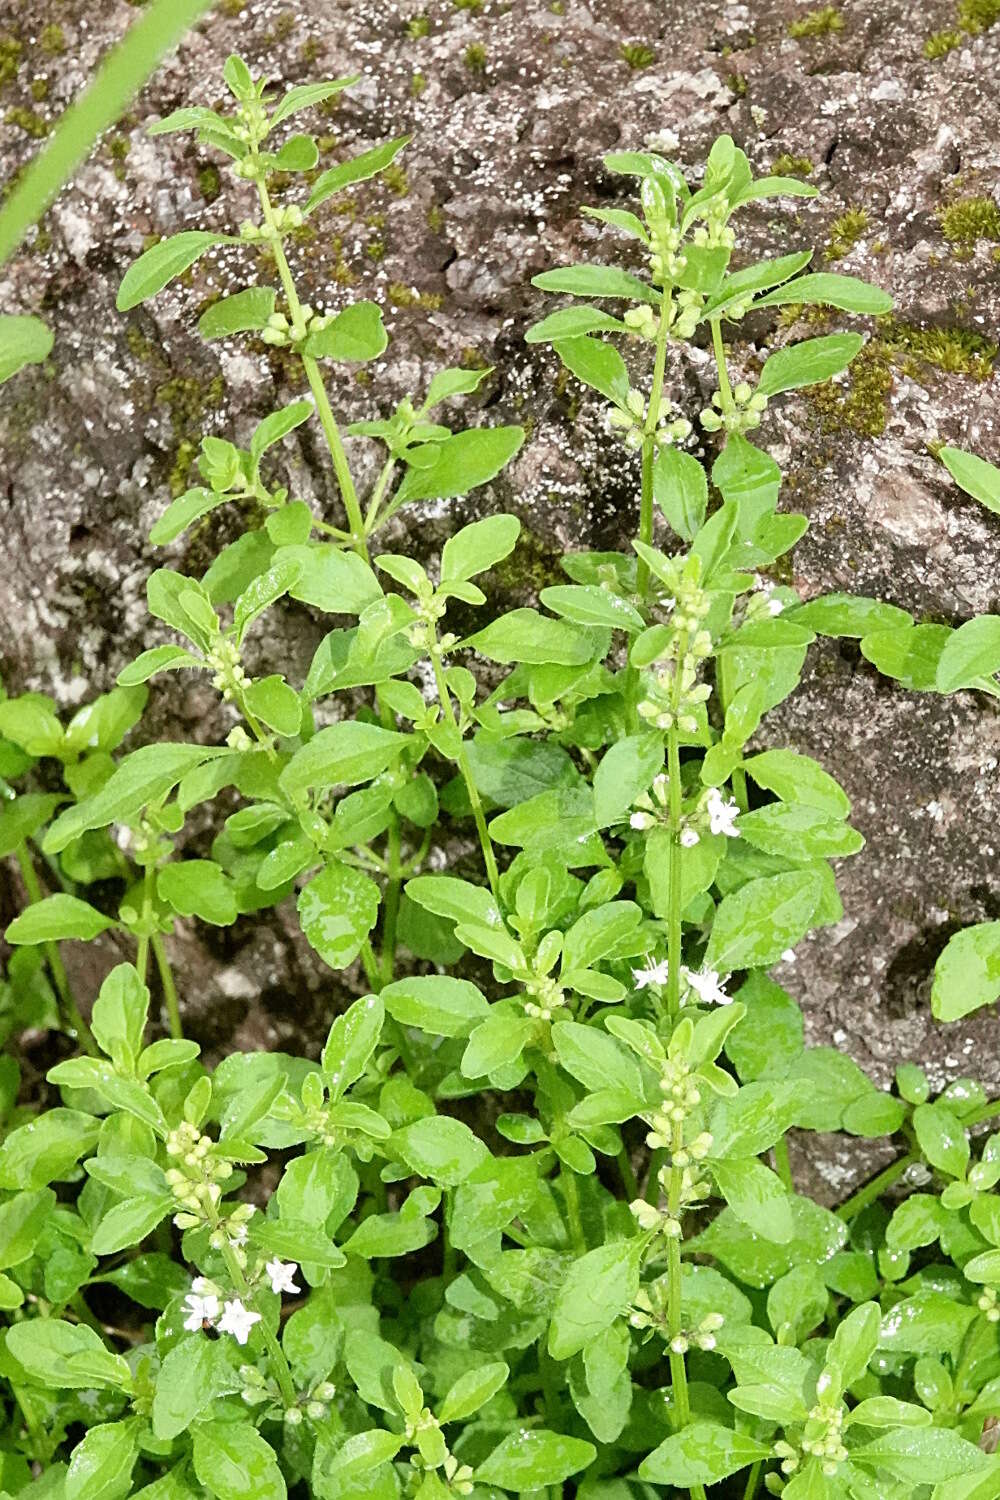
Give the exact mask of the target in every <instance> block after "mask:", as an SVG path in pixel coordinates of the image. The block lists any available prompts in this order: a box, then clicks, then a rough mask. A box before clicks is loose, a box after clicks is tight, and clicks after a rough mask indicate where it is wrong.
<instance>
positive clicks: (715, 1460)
mask: <svg viewBox="0 0 1000 1500" xmlns="http://www.w3.org/2000/svg"><path fill="white" fill-rule="evenodd" d="M770 1457H771V1448H770V1445H769V1444H767V1443H758V1442H757V1440H756V1438H752V1437H750V1436H749V1435H748V1434H747V1433H745V1432H734V1431H733V1430H732V1428H730V1427H722V1426H720V1425H719V1423H717V1422H699V1421H695V1422H692V1423H691V1424H690V1426H688V1427H685V1428H684V1429H683V1431H682V1432H679V1433H677V1434H675V1436H674V1437H669V1438H667V1439H666V1440H665V1442H662V1443H661V1444H660V1446H659V1447H658V1448H654V1450H653V1452H652V1453H650V1454H649V1456H648V1457H647V1458H644V1459H643V1461H642V1463H641V1464H640V1465H639V1477H640V1478H641V1479H644V1480H646V1482H647V1483H649V1484H670V1485H674V1486H676V1488H677V1489H688V1488H689V1487H690V1486H691V1485H697V1484H718V1482H719V1481H720V1480H722V1479H728V1477H729V1475H730V1474H736V1473H738V1472H739V1470H740V1469H745V1468H746V1467H747V1466H748V1465H749V1464H753V1463H756V1462H757V1461H758V1459H766V1458H770Z"/></svg>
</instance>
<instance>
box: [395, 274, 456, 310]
mask: <svg viewBox="0 0 1000 1500" xmlns="http://www.w3.org/2000/svg"><path fill="white" fill-rule="evenodd" d="M388 291H389V301H390V302H391V303H392V305H393V307H421V308H424V309H425V310H426V311H428V312H437V310H438V308H439V307H441V306H442V304H443V303H444V297H443V296H442V295H441V293H440V292H418V291H415V290H414V288H413V287H411V286H407V285H406V283H405V282H403V281H391V282H390V283H389V288H388Z"/></svg>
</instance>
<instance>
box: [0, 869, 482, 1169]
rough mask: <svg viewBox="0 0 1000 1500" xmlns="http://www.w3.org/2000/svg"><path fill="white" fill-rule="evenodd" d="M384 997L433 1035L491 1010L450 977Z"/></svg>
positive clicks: (401, 985) (466, 984) (453, 1032)
mask: <svg viewBox="0 0 1000 1500" xmlns="http://www.w3.org/2000/svg"><path fill="white" fill-rule="evenodd" d="M423 878H427V877H423ZM380 998H381V999H382V1002H383V1003H384V1005H385V1008H386V1010H387V1011H388V1012H389V1014H390V1016H392V1017H393V1018H394V1019H395V1020H397V1021H398V1022H399V1023H400V1025H402V1026H416V1027H418V1028H419V1029H420V1030H421V1031H426V1032H427V1033H428V1034H429V1035H430V1036H468V1034H469V1032H470V1031H471V1030H472V1028H473V1026H476V1025H478V1023H479V1022H480V1021H482V1020H484V1019H485V1018H486V1016H488V1015H489V1009H490V1008H489V1005H488V1003H487V1001H486V998H485V996H484V995H483V994H482V992H481V991H480V990H479V989H477V988H476V986H475V985H474V984H472V983H470V981H469V980H468V979H456V978H455V977H453V976H452V975H448V974H425V975H411V976H409V977H408V978H406V979H397V980H396V981H395V982H394V983H393V984H387V985H386V986H385V987H384V989H382V990H381V991H380ZM0 1161H2V1148H0Z"/></svg>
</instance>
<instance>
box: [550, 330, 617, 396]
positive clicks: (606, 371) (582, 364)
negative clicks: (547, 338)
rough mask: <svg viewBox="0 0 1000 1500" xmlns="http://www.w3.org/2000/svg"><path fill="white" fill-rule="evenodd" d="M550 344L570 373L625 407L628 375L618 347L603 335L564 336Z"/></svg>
mask: <svg viewBox="0 0 1000 1500" xmlns="http://www.w3.org/2000/svg"><path fill="white" fill-rule="evenodd" d="M553 347H554V348H555V351H556V353H557V354H558V356H559V358H560V359H561V360H562V362H563V364H564V365H565V366H566V368H567V370H569V372H570V374H571V375H575V376H576V378H577V380H582V381H583V383H584V385H589V386H590V387H591V389H592V390H595V391H598V392H599V393H600V394H601V395H602V396H606V397H607V399H608V400H609V401H611V402H613V403H614V405H615V406H619V407H624V405H625V401H626V399H627V397H628V393H629V378H628V370H627V369H626V368H625V361H624V360H623V359H622V357H621V355H620V354H619V353H618V350H617V349H612V347H611V345H610V344H606V343H605V342H604V340H603V339H592V338H589V337H586V336H583V337H578V338H571V339H563V340H560V341H559V342H557V343H556V344H555V345H554V346H553Z"/></svg>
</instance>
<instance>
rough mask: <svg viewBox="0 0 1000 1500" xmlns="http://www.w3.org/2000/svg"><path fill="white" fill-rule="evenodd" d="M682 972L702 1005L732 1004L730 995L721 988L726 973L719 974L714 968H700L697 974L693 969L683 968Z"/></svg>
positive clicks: (727, 976) (726, 977) (725, 978)
mask: <svg viewBox="0 0 1000 1500" xmlns="http://www.w3.org/2000/svg"><path fill="white" fill-rule="evenodd" d="M683 974H684V978H685V979H686V980H687V982H688V985H689V986H690V987H691V989H693V990H694V992H695V994H696V995H697V996H698V999H699V1000H700V1001H701V1003H702V1005H732V1003H733V1000H732V996H731V995H727V994H726V991H725V989H724V988H723V986H724V984H725V982H726V980H727V979H728V978H729V975H728V974H726V975H724V976H720V975H719V974H717V973H716V971H715V970H714V969H702V970H700V972H699V973H697V974H696V973H695V972H694V970H693V969H684V970H683Z"/></svg>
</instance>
